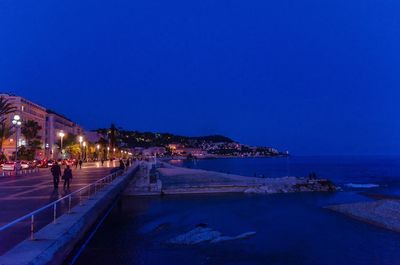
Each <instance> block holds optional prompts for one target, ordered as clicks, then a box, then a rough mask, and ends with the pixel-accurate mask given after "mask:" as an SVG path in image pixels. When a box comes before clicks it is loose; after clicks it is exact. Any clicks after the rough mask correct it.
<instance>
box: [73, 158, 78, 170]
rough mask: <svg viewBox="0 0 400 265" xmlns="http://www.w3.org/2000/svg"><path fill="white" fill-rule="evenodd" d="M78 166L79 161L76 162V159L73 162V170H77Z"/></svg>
mask: <svg viewBox="0 0 400 265" xmlns="http://www.w3.org/2000/svg"><path fill="white" fill-rule="evenodd" d="M78 164H79V161H78V159H76V160H75V161H74V165H75V168H78Z"/></svg>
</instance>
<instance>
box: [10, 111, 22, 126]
mask: <svg viewBox="0 0 400 265" xmlns="http://www.w3.org/2000/svg"><path fill="white" fill-rule="evenodd" d="M12 124H14V125H17V126H21V124H22V122H21V116H19V115H18V114H17V115H14V118H13V120H12Z"/></svg>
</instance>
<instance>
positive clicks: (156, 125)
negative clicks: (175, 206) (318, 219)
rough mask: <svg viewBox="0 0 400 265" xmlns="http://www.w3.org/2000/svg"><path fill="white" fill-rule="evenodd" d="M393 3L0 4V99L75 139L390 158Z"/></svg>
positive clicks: (399, 90) (399, 9)
mask: <svg viewBox="0 0 400 265" xmlns="http://www.w3.org/2000/svg"><path fill="white" fill-rule="evenodd" d="M399 14H400V1H398V0H353V1H348V0H335V1H321V0H300V1H299V0H281V1H264V0H254V1H235V0H233V1H232V0H229V1H228V0H219V1H215V0H202V1H187V0H181V1H179V0H172V1H165V0H146V1H128V0H120V1H118V0H117V1H104V0H70V1H54V0H30V1H28V0H20V1H15V0H2V1H0V89H1V90H2V91H9V92H13V93H16V94H19V95H22V96H24V97H27V98H29V99H31V100H33V101H35V102H38V103H40V104H43V105H45V106H48V107H49V108H52V109H55V110H57V111H59V112H61V113H63V114H65V115H67V116H69V117H70V118H71V119H73V120H75V121H77V122H78V123H80V124H82V125H83V126H85V127H86V128H88V129H93V128H97V127H104V126H108V125H109V124H110V123H111V122H115V123H117V124H118V125H121V126H122V127H124V128H127V129H137V130H145V131H161V132H167V131H168V132H173V133H178V134H187V135H204V134H224V135H227V136H229V137H232V138H233V139H235V140H238V141H241V142H243V143H248V144H258V145H271V146H274V147H277V148H279V149H283V150H286V149H288V150H290V151H291V152H292V153H295V154H400V152H399V151H400V120H399V114H400V110H399V105H400V104H399V101H400V16H399Z"/></svg>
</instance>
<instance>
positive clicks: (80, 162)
mask: <svg viewBox="0 0 400 265" xmlns="http://www.w3.org/2000/svg"><path fill="white" fill-rule="evenodd" d="M82 164H83V161H82V159H81V160H79V168H80V169H82Z"/></svg>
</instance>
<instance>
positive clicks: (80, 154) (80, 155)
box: [79, 136, 83, 160]
mask: <svg viewBox="0 0 400 265" xmlns="http://www.w3.org/2000/svg"><path fill="white" fill-rule="evenodd" d="M82 142H83V136H79V160H82Z"/></svg>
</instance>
